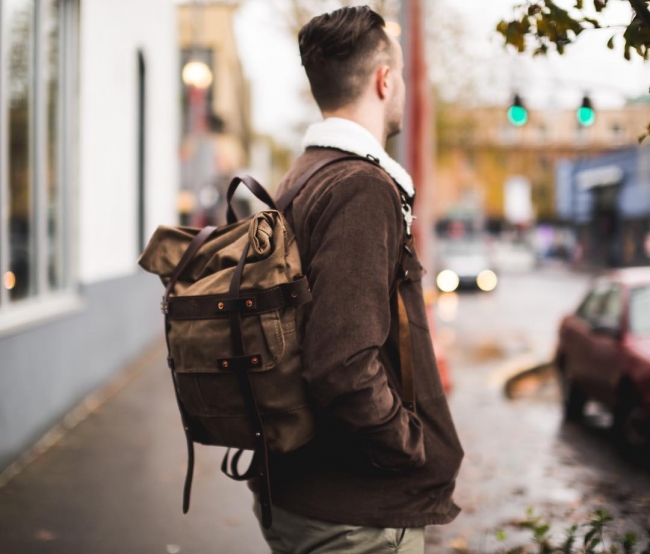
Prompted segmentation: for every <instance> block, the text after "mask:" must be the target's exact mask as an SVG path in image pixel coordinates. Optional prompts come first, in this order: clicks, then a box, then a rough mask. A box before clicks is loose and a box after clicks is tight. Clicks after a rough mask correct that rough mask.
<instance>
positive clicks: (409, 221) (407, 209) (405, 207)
mask: <svg viewBox="0 0 650 554" xmlns="http://www.w3.org/2000/svg"><path fill="white" fill-rule="evenodd" d="M402 215H403V216H404V223H405V224H406V234H407V235H408V236H409V237H410V236H411V226H412V225H413V221H414V220H415V219H417V218H418V217H417V216H416V215H413V210H412V209H411V205H410V204H409V203H403V204H402Z"/></svg>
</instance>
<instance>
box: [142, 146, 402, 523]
mask: <svg viewBox="0 0 650 554" xmlns="http://www.w3.org/2000/svg"><path fill="white" fill-rule="evenodd" d="M350 159H356V160H364V161H368V162H370V163H373V164H375V165H378V163H377V161H376V160H375V159H371V158H368V157H362V156H357V155H352V154H347V153H343V152H338V153H336V154H334V155H332V156H330V157H328V158H326V159H323V160H321V161H319V162H317V163H316V164H314V165H313V166H311V167H310V168H309V169H308V170H307V171H306V172H305V173H304V174H302V175H301V176H300V178H299V179H298V180H297V181H296V183H295V185H294V186H293V187H292V188H291V189H290V190H288V191H286V192H285V193H284V194H283V195H282V196H281V197H280V198H279V199H277V201H274V200H273V199H272V198H271V196H270V195H269V194H268V192H267V191H266V190H265V189H264V188H263V187H262V185H260V184H259V183H258V182H257V181H256V180H255V179H253V178H252V177H250V176H248V175H246V176H243V177H235V178H234V179H233V180H232V181H231V183H230V185H229V187H228V191H227V202H228V212H227V225H225V226H222V227H219V228H217V227H213V226H207V227H204V228H203V229H196V228H193V227H186V226H175V227H170V226H164V225H160V226H158V228H157V229H156V230H155V232H154V233H153V235H152V237H151V239H150V240H149V242H148V244H147V246H146V248H145V249H144V251H143V252H142V254H141V255H140V257H139V258H138V264H139V265H140V266H141V267H142V268H143V269H145V270H146V271H148V272H150V273H154V274H156V275H158V276H159V277H160V279H161V281H162V283H163V285H164V286H165V292H164V294H163V297H162V302H161V304H160V307H161V311H162V313H163V314H164V324H165V340H166V344H167V364H168V366H169V369H170V372H171V376H172V382H173V385H174V391H175V396H176V401H177V404H178V408H179V410H180V414H181V420H182V423H183V429H184V431H185V438H186V442H187V453H188V465H187V473H186V477H185V485H184V490H183V513H187V511H188V510H189V503H190V492H191V486H192V477H193V472H194V443H195V442H196V443H199V444H204V445H218V446H225V447H227V451H226V453H225V455H224V458H223V461H222V464H221V470H222V472H223V473H225V474H226V475H227V476H228V477H230V478H231V479H234V480H237V481H244V480H248V479H253V478H257V479H259V482H260V487H259V494H260V503H261V508H262V525H263V526H264V527H265V528H267V529H268V528H269V527H270V526H271V523H272V512H271V505H272V499H271V489H270V482H269V459H268V455H269V452H277V453H287V452H291V451H293V450H295V449H297V448H299V447H301V446H303V445H304V444H306V443H307V442H309V441H310V440H311V439H312V438H313V436H314V429H315V425H314V414H313V411H312V408H311V407H310V405H309V402H308V397H307V391H306V388H305V385H304V381H303V380H302V367H301V330H302V323H303V319H304V310H303V307H304V306H305V305H306V304H307V303H309V302H310V301H311V292H310V289H309V284H308V282H307V278H306V276H305V275H303V274H302V268H301V261H300V254H299V252H298V245H297V244H296V241H295V236H294V234H293V231H292V230H291V229H290V226H289V225H288V222H287V220H286V219H285V217H284V215H283V212H284V210H286V209H287V207H288V206H289V205H290V204H291V202H292V201H293V199H294V198H295V196H296V195H297V194H298V192H300V190H301V189H302V188H303V187H304V185H305V184H306V183H307V182H308V181H309V179H310V178H311V177H312V176H313V175H314V174H315V173H316V172H317V171H319V170H320V169H322V168H324V167H326V166H328V165H330V164H333V163H336V162H341V161H344V160H350ZM241 183H244V184H245V185H246V186H247V187H248V188H249V189H250V190H251V192H252V193H253V194H254V195H255V196H256V197H257V198H258V199H260V200H261V201H263V202H264V203H265V204H267V205H268V206H269V208H270V209H269V210H263V211H260V212H257V213H256V214H253V215H252V216H249V217H247V218H246V219H243V220H241V221H237V216H236V215H235V212H234V210H233V208H232V205H231V201H232V198H233V195H234V193H235V190H236V189H237V187H238V186H239V184H241ZM402 200H403V201H404V202H405V200H404V198H402ZM409 214H410V206H409ZM405 217H406V212H405ZM407 229H408V228H407ZM406 234H407V235H409V238H410V240H411V241H412V237H410V232H407V233H406ZM407 244H410V242H405V244H404V246H405V248H404V251H403V255H402V259H401V260H400V263H399V264H398V268H397V270H396V273H399V270H400V268H401V269H402V272H401V275H398V276H397V277H396V280H395V282H394V286H393V289H392V290H391V295H392V293H393V291H394V290H396V289H397V285H398V284H399V282H400V281H401V280H405V279H406V278H407V277H408V276H407V273H408V272H407V271H404V258H405V255H406V253H410V250H409V247H408V246H407ZM398 297H399V303H398V306H399V315H400V318H399V319H400V357H401V360H402V366H401V371H402V381H403V386H404V391H405V392H404V403H405V405H406V406H407V407H408V408H410V409H412V410H414V409H415V402H414V398H415V396H414V390H413V389H414V387H413V379H412V368H411V367H410V366H411V362H410V359H411V358H410V336H409V333H408V318H407V316H406V311H405V309H404V305H403V302H402V300H401V296H400V295H398ZM231 448H234V449H237V452H236V453H235V454H234V455H233V457H232V460H230V473H229V472H228V465H229V455H230V449H231ZM244 450H253V451H254V454H253V458H252V460H251V463H250V466H249V468H248V469H247V470H246V471H245V472H244V473H240V472H239V471H238V462H239V459H240V457H241V455H242V453H243V452H244Z"/></svg>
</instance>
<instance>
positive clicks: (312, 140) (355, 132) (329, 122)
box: [302, 117, 415, 197]
mask: <svg viewBox="0 0 650 554" xmlns="http://www.w3.org/2000/svg"><path fill="white" fill-rule="evenodd" d="M308 146H321V147H323V148H338V149H339V150H345V151H346V152H351V153H353V154H358V155H359V156H366V155H367V154H370V155H371V156H372V157H374V158H376V159H377V160H379V165H381V166H382V167H383V168H384V169H385V170H386V172H387V173H388V174H389V175H390V176H391V177H392V178H393V179H394V180H395V182H396V183H397V184H398V185H399V187H400V188H401V189H402V190H403V191H404V192H405V193H406V194H407V195H408V196H409V197H412V196H413V195H414V194H415V188H414V187H413V180H412V179H411V176H410V175H409V174H408V172H407V171H406V169H404V168H403V167H402V166H401V165H400V164H399V163H398V162H397V161H396V160H394V159H393V158H391V157H390V156H389V155H388V153H387V152H386V150H384V148H383V146H382V145H381V144H380V143H379V141H378V140H377V139H376V138H375V136H374V135H373V134H372V133H371V132H370V131H368V129H366V128H365V127H364V126H363V125H360V124H359V123H357V122H355V121H352V120H351V119H346V118H343V117H328V118H326V119H324V120H323V121H319V122H317V123H312V124H311V125H310V126H309V127H308V128H307V131H306V133H305V136H304V137H303V139H302V148H303V149H305V148H307V147H308Z"/></svg>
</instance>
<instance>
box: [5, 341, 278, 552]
mask: <svg viewBox="0 0 650 554" xmlns="http://www.w3.org/2000/svg"><path fill="white" fill-rule="evenodd" d="M125 375H126V376H129V377H132V378H131V379H130V380H129V382H128V383H127V384H126V386H124V388H122V389H121V390H120V391H119V394H115V395H113V396H112V397H111V398H109V399H108V400H107V401H106V402H104V403H102V404H99V405H97V404H98V402H93V401H90V402H87V403H86V404H90V407H91V412H90V413H89V414H88V416H87V417H86V418H85V419H84V420H83V421H81V422H80V423H79V424H78V425H76V426H75V427H74V428H73V429H71V430H69V431H68V432H66V433H64V434H63V435H62V436H61V437H60V438H59V439H58V441H57V442H56V443H55V444H54V445H53V446H51V447H50V448H49V449H48V450H47V451H46V452H44V453H43V454H41V455H40V456H38V457H36V459H35V460H33V461H32V462H31V463H29V464H28V465H27V466H26V467H24V468H23V469H22V470H21V471H20V473H18V474H17V475H15V476H14V477H13V478H11V479H10V480H9V481H8V482H7V483H6V484H4V486H2V487H1V488H0V554H23V553H30V554H31V553H39V554H40V553H47V554H49V553H57V554H59V553H60V554H64V553H65V554H90V553H92V554H104V553H106V554H108V553H110V554H115V553H125V554H131V553H134V554H135V553H137V554H149V553H151V554H181V553H182V554H185V553H196V554H199V553H200V554H207V553H215V554H220V553H238V554H261V553H266V552H269V548H268V547H267V545H266V543H265V542H264V539H263V538H262V534H261V531H260V528H259V525H258V523H257V520H256V519H255V516H254V515H253V512H252V499H253V497H252V493H251V492H250V491H249V490H248V488H247V487H246V485H245V483H239V482H235V481H232V480H230V479H228V478H227V477H226V476H225V475H223V474H222V473H221V469H220V464H221V459H222V456H223V451H224V449H221V448H215V447H205V446H201V445H197V451H196V462H197V463H196V468H195V475H194V487H193V489H194V490H193V494H192V504H191V507H190V511H189V513H188V514H186V515H184V514H183V513H182V511H181V496H182V487H183V479H184V473H185V461H186V453H185V439H184V436H183V431H182V427H181V423H180V416H179V414H178V409H177V407H176V403H175V400H174V396H173V388H172V385H171V378H170V375H169V370H168V369H167V365H166V363H165V350H164V342H163V341H162V340H161V341H160V342H158V343H157V344H156V345H154V346H153V347H152V348H151V349H150V350H148V351H147V352H146V353H145V354H144V355H143V356H142V357H141V359H139V360H137V361H136V363H135V364H134V366H133V367H130V368H127V369H126V370H125V373H124V374H123V375H122V376H118V377H117V378H116V382H117V383H120V381H122V382H123V381H124V380H125V378H124V376H125ZM112 386H113V388H116V386H115V383H113V384H112ZM110 387H111V385H109V389H110ZM117 388H119V385H118V386H117ZM248 459H249V458H248V457H246V459H245V460H242V461H241V462H240V464H241V467H244V463H245V462H247V461H248Z"/></svg>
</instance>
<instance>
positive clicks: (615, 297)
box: [599, 284, 623, 324]
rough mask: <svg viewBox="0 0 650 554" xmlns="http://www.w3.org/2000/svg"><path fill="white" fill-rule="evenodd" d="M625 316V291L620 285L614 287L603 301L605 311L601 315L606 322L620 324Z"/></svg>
mask: <svg viewBox="0 0 650 554" xmlns="http://www.w3.org/2000/svg"><path fill="white" fill-rule="evenodd" d="M622 315H623V289H622V287H621V286H620V285H616V284H614V285H612V286H611V288H610V289H609V292H608V293H607V296H606V297H605V299H604V300H603V309H602V312H601V313H600V314H599V316H600V317H602V318H603V319H604V320H605V321H608V322H610V323H612V324H619V323H620V321H621V316H622Z"/></svg>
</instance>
